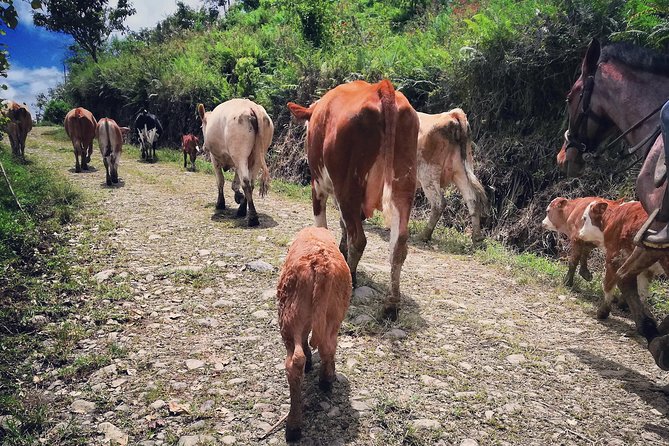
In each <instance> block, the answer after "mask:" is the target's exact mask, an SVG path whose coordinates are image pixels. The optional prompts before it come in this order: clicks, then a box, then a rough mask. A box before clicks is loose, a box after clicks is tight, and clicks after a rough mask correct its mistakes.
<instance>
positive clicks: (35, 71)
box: [0, 0, 202, 114]
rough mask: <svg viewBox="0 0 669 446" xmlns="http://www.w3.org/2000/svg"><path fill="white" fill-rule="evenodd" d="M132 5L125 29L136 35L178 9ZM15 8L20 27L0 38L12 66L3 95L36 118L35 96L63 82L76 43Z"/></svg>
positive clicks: (167, 4)
mask: <svg viewBox="0 0 669 446" xmlns="http://www.w3.org/2000/svg"><path fill="white" fill-rule="evenodd" d="M110 3H112V4H114V3H115V2H114V0H111V1H110ZM131 3H132V4H133V6H134V7H135V9H136V10H137V13H136V14H135V15H133V16H131V17H129V18H128V20H127V21H126V26H128V27H129V28H130V29H131V30H133V31H137V30H140V29H142V28H149V27H153V26H155V24H156V23H158V22H159V21H160V20H163V19H164V18H165V17H167V16H168V15H169V14H171V13H173V12H174V11H176V9H177V7H176V0H131ZM183 3H185V4H187V5H188V6H191V7H199V6H200V4H201V3H202V2H201V0H183ZM14 6H15V7H16V9H17V11H18V13H19V25H18V27H17V28H16V29H15V30H11V29H10V30H7V35H5V36H2V37H1V41H2V43H5V44H7V46H8V51H9V61H10V64H11V65H10V68H9V71H8V73H7V79H4V80H3V79H0V83H5V84H6V85H7V86H8V89H7V90H6V91H4V92H0V95H2V97H3V98H8V99H14V100H16V101H18V102H25V103H26V104H28V105H29V106H30V109H31V111H33V114H34V109H35V107H34V106H33V104H34V102H35V96H37V94H38V93H40V92H45V93H46V92H47V90H48V89H49V88H50V87H54V86H56V85H57V84H59V83H61V82H62V81H63V61H64V60H65V58H66V57H67V48H68V46H69V45H71V44H72V42H73V40H72V38H71V37H70V36H68V35H64V34H59V33H53V32H50V31H46V30H45V29H43V28H39V27H36V26H35V25H34V24H33V22H32V9H31V8H30V2H29V1H27V0H14Z"/></svg>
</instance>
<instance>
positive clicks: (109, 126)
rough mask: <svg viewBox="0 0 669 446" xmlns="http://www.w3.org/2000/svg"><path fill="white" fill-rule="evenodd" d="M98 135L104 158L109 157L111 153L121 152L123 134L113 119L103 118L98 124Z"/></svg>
mask: <svg viewBox="0 0 669 446" xmlns="http://www.w3.org/2000/svg"><path fill="white" fill-rule="evenodd" d="M96 134H97V135H98V139H99V141H100V150H102V155H103V156H108V155H109V153H108V152H109V151H114V152H120V151H121V149H122V147H123V134H122V133H121V128H120V127H119V125H118V124H117V123H116V121H114V120H113V119H111V118H102V119H100V120H99V121H98V123H97V129H96Z"/></svg>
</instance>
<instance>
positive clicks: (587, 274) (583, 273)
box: [578, 269, 592, 282]
mask: <svg viewBox="0 0 669 446" xmlns="http://www.w3.org/2000/svg"><path fill="white" fill-rule="evenodd" d="M578 275H579V276H581V277H583V279H584V280H585V281H586V282H590V281H591V280H592V273H591V272H590V271H588V270H587V269H586V270H583V269H581V270H579V271H578Z"/></svg>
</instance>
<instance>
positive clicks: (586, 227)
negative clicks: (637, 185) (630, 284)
mask: <svg viewBox="0 0 669 446" xmlns="http://www.w3.org/2000/svg"><path fill="white" fill-rule="evenodd" d="M647 218H648V214H647V213H646V211H645V210H644V209H643V207H642V206H641V203H640V202H638V201H628V202H626V203H622V202H620V201H610V200H603V199H601V198H600V199H597V200H595V201H592V202H591V203H590V204H588V206H587V207H586V208H585V210H584V212H583V214H582V217H581V228H580V230H579V237H580V238H581V240H583V241H585V242H590V243H594V244H596V245H597V246H598V247H600V248H601V249H603V250H604V252H605V253H606V263H605V273H604V281H603V283H602V288H603V290H604V300H603V301H602V303H601V305H600V306H599V309H598V310H597V317H598V318H600V319H605V318H607V317H608V316H609V313H610V312H611V302H612V301H613V289H614V288H615V286H616V285H618V284H619V280H618V276H616V271H617V270H618V268H620V266H622V264H623V263H625V260H627V258H628V257H629V256H630V254H632V251H634V248H635V244H634V236H635V235H636V233H637V232H638V231H639V228H641V226H642V225H643V223H644V222H645V221H646V219H647ZM668 267H669V256H663V257H660V259H659V260H658V262H657V263H655V264H653V265H652V266H651V267H650V268H648V269H646V270H644V271H642V272H641V273H639V274H638V275H637V276H636V282H637V288H638V290H639V297H640V298H641V301H642V302H644V301H645V300H646V298H647V297H648V296H649V291H648V285H649V282H650V281H651V280H652V279H653V278H654V277H655V276H656V275H658V274H662V273H663V272H666V271H667V268H668ZM632 279H634V278H632Z"/></svg>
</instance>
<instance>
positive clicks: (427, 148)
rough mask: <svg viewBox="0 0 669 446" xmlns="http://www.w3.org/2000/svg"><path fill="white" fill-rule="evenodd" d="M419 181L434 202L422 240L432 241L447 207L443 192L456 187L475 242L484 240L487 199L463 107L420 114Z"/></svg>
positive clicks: (421, 236) (429, 198)
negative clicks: (433, 113)
mask: <svg viewBox="0 0 669 446" xmlns="http://www.w3.org/2000/svg"><path fill="white" fill-rule="evenodd" d="M418 119H419V120H420V130H419V132H418V160H417V163H418V170H417V179H418V183H419V185H420V186H421V187H422V188H423V192H425V196H426V197H427V199H428V201H429V202H430V208H431V212H430V220H429V221H428V223H427V226H426V227H425V230H424V231H423V232H422V233H421V235H420V238H421V239H422V240H423V241H428V240H430V238H432V232H433V231H434V228H435V226H436V225H437V223H438V222H439V218H441V214H442V213H443V212H444V206H445V205H446V203H445V200H444V194H443V193H442V189H443V188H445V187H446V186H448V185H450V184H455V186H456V187H457V188H458V190H459V191H460V193H461V194H462V197H463V198H464V200H465V203H466V204H467V209H468V210H469V216H470V218H471V221H472V240H473V241H474V242H478V241H480V240H481V212H482V210H483V207H484V206H485V203H486V202H487V197H486V194H485V190H484V189H483V186H482V185H481V183H480V182H479V180H478V178H476V175H474V170H473V169H474V161H473V157H472V138H471V130H470V128H469V122H468V121H467V115H466V114H465V112H464V111H462V109H460V108H455V109H453V110H451V111H448V112H445V113H439V114H436V115H429V114H427V113H418Z"/></svg>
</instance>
